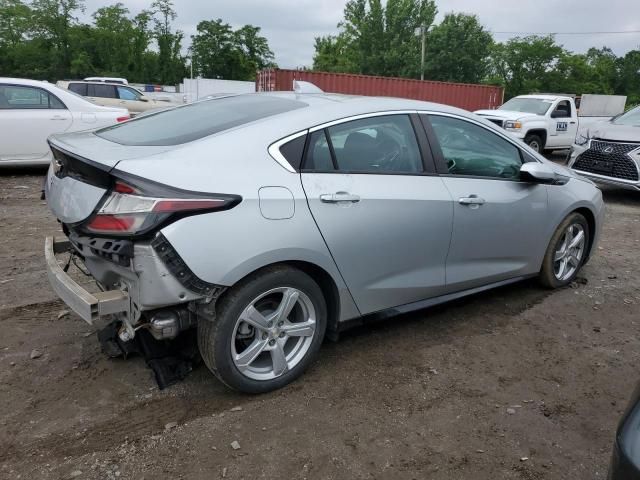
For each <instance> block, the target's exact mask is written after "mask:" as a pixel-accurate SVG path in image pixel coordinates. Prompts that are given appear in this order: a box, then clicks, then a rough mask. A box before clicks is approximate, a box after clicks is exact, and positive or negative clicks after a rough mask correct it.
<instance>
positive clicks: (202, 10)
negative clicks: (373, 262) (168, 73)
mask: <svg viewBox="0 0 640 480" xmlns="http://www.w3.org/2000/svg"><path fill="white" fill-rule="evenodd" d="M116 1H117V0H113V1H110V2H105V1H99V0H87V1H86V5H87V10H86V13H85V15H84V16H83V18H82V20H84V21H88V20H89V18H88V16H89V15H90V14H91V13H92V12H93V11H95V10H96V9H97V8H99V7H101V6H103V5H105V4H110V3H115V2H116ZM120 1H122V2H123V3H124V4H125V5H126V6H127V7H128V8H129V9H130V10H131V12H132V14H136V13H138V12H139V11H140V10H142V9H143V8H148V6H149V5H150V4H151V2H152V0H120ZM345 3H346V0H227V1H224V0H174V5H175V8H176V11H177V14H178V18H177V20H176V22H174V25H175V28H178V29H180V30H182V31H184V32H185V37H186V38H185V40H186V41H185V43H186V44H187V45H188V44H189V43H190V36H191V35H192V34H194V33H196V25H197V24H198V22H200V21H201V20H211V19H216V18H221V19H222V20H223V21H225V22H227V23H229V24H231V25H232V26H234V27H239V26H242V25H245V24H252V25H257V26H259V27H261V28H262V33H263V35H264V36H265V37H267V39H268V41H269V45H270V46H271V49H272V50H273V52H274V53H275V57H276V63H277V64H278V65H279V66H280V67H281V68H296V67H301V66H311V64H312V58H313V39H314V37H316V36H319V35H327V34H333V33H336V32H337V27H336V24H337V23H338V22H339V21H340V20H341V19H342V11H343V9H344V4H345ZM436 4H437V6H438V10H439V13H438V17H437V18H436V23H439V21H440V20H441V19H442V16H443V15H444V14H445V13H449V12H465V13H471V14H475V15H477V16H478V17H479V18H480V22H481V23H482V25H484V26H485V28H487V29H488V30H491V31H492V32H557V33H562V32H594V31H598V32H602V31H628V30H639V31H640V0H437V1H436ZM512 36H514V35H510V34H498V33H496V34H494V38H495V39H496V40H498V41H504V40H506V39H508V38H509V37H512ZM556 40H557V42H558V43H560V44H562V45H564V46H565V47H566V48H567V49H569V50H572V51H574V52H584V51H586V50H587V49H588V48H589V47H591V46H596V47H602V46H608V47H610V48H612V49H613V51H614V52H615V53H616V54H617V55H624V54H625V53H626V52H628V51H629V50H632V49H636V48H640V33H629V34H618V35H607V34H598V35H595V34H593V35H558V36H557V37H556Z"/></svg>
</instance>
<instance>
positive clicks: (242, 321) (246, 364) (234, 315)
mask: <svg viewBox="0 0 640 480" xmlns="http://www.w3.org/2000/svg"><path fill="white" fill-rule="evenodd" d="M326 325H327V307H326V302H325V299H324V297H323V295H322V290H321V289H320V287H319V286H318V284H317V283H316V282H315V281H314V280H313V279H312V278H311V277H309V276H308V275H307V274H306V273H304V272H302V271H300V270H297V269H295V268H291V267H288V266H275V267H268V268H266V269H263V270H260V271H259V272H256V273H255V274H253V275H251V276H249V277H248V278H246V279H245V280H243V281H242V282H240V283H239V284H238V285H236V286H234V287H232V288H231V289H230V290H229V291H228V292H227V293H226V294H225V295H224V297H223V298H221V299H220V300H219V301H218V303H217V305H216V318H215V319H214V320H213V321H212V320H209V319H204V318H202V319H200V320H199V322H198V346H199V348H200V354H201V355H202V358H203V360H204V362H205V364H206V365H207V367H209V369H210V370H211V371H212V372H213V373H214V374H215V375H216V376H217V377H218V378H219V379H220V380H221V381H222V382H223V383H224V384H226V385H227V386H229V387H231V388H233V389H235V390H239V391H241V392H245V393H263V392H268V391H271V390H275V389H278V388H281V387H283V386H285V385H287V384H288V383H290V382H291V381H293V380H294V379H296V378H297V377H299V376H300V375H301V374H302V373H303V372H304V370H305V369H306V368H307V367H308V366H309V365H310V363H311V362H312V361H313V359H314V357H315V356H316V354H317V353H318V350H319V349H320V345H321V344H322V340H323V337H324V333H325V330H326Z"/></svg>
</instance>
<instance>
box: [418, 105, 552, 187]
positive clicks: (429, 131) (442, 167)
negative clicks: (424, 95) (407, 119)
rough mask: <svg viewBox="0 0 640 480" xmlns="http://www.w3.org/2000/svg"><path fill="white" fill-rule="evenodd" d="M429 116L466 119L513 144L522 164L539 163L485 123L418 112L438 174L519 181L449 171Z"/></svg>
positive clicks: (440, 114) (511, 180)
mask: <svg viewBox="0 0 640 480" xmlns="http://www.w3.org/2000/svg"><path fill="white" fill-rule="evenodd" d="M430 116H441V117H450V118H455V119H457V120H461V121H466V122H469V123H471V124H474V125H476V126H478V127H481V128H484V129H485V130H487V131H488V132H489V133H493V134H494V135H496V136H497V137H498V138H501V139H503V140H505V141H507V142H508V143H510V144H511V145H513V146H514V147H515V148H516V149H517V151H518V155H519V156H520V161H521V162H522V164H525V163H528V162H531V161H535V162H538V163H541V162H540V161H539V160H538V159H536V158H535V157H533V156H531V155H529V154H528V153H526V152H524V151H523V149H522V148H521V145H518V144H517V143H516V142H514V141H512V139H510V138H507V137H505V136H504V135H500V134H499V132H494V131H493V130H492V129H490V128H487V127H486V126H485V125H482V123H481V122H475V121H473V120H472V119H469V118H465V117H462V116H459V115H450V114H446V113H440V112H420V120H421V122H422V125H423V126H424V129H425V133H426V135H427V138H428V139H429V144H430V145H431V147H432V149H433V154H434V160H435V162H436V167H437V170H438V174H439V175H440V176H442V177H453V178H477V179H482V180H498V181H503V182H504V181H507V182H520V180H519V179H517V178H500V177H490V176H482V175H463V174H453V173H450V172H449V169H448V168H447V162H446V161H445V159H444V154H443V153H442V149H441V148H440V142H439V141H438V139H437V137H436V135H435V132H434V130H433V126H432V125H431V122H430V121H429V117H430Z"/></svg>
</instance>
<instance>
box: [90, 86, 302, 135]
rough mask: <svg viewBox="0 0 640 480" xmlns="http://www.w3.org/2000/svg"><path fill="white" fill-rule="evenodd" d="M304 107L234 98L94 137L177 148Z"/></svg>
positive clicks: (131, 123)
mask: <svg viewBox="0 0 640 480" xmlns="http://www.w3.org/2000/svg"><path fill="white" fill-rule="evenodd" d="M306 106H307V104H306V103H304V102H301V101H298V100H290V99H287V98H282V97H274V96H268V95H256V94H247V95H236V96H232V97H222V98H217V99H213V100H204V101H201V102H196V103H191V104H189V105H185V106H183V107H178V108H173V109H170V110H163V111H161V112H159V113H153V114H149V115H146V116H144V117H142V118H137V119H135V120H131V121H128V122H125V123H121V124H119V125H114V126H111V127H107V128H103V129H102V130H98V131H97V132H96V135H98V136H99V137H102V138H104V139H105V140H109V141H111V142H115V143H119V144H121V145H135V146H139V145H180V144H182V143H187V142H193V141H194V140H198V139H200V138H204V137H207V136H209V135H213V134H215V133H218V132H222V131H223V130H228V129H230V128H234V127H238V126H240V125H244V124H246V123H250V122H253V121H256V120H260V119H262V118H266V117H270V116H272V115H277V114H279V113H284V112H288V111H291V110H295V109H298V108H303V107H306Z"/></svg>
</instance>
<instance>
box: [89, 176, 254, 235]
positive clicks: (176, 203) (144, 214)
mask: <svg viewBox="0 0 640 480" xmlns="http://www.w3.org/2000/svg"><path fill="white" fill-rule="evenodd" d="M145 183H146V187H147V188H144V187H143V188H140V187H138V186H134V185H133V184H131V183H128V182H124V181H122V180H116V182H115V184H114V186H113V188H112V190H111V191H110V193H109V195H108V196H107V198H106V199H105V200H104V202H103V203H102V206H101V207H100V209H99V210H98V212H97V213H96V214H95V215H93V217H91V218H90V219H89V221H88V222H87V223H86V224H84V226H83V229H84V230H85V231H87V232H88V233H94V234H105V235H113V236H133V235H143V234H147V233H149V232H151V231H153V230H155V229H156V228H158V227H160V226H162V225H166V224H167V223H169V222H170V221H173V220H176V219H178V218H181V217H185V216H190V215H197V214H200V213H207V212H215V211H219V210H227V209H229V208H232V207H233V206H235V205H237V204H238V203H239V202H240V200H241V199H240V197H238V196H236V195H218V194H196V193H192V192H184V191H182V190H175V189H171V188H170V187H164V186H159V185H157V184H154V185H153V188H152V190H153V191H152V192H149V191H148V186H149V183H148V182H145ZM200 195H202V196H200Z"/></svg>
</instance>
